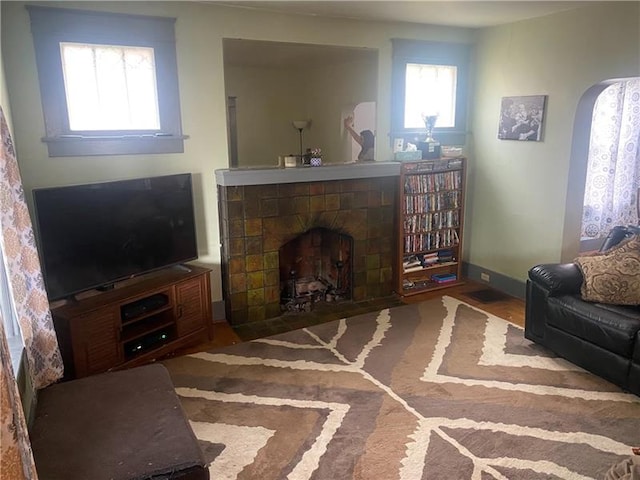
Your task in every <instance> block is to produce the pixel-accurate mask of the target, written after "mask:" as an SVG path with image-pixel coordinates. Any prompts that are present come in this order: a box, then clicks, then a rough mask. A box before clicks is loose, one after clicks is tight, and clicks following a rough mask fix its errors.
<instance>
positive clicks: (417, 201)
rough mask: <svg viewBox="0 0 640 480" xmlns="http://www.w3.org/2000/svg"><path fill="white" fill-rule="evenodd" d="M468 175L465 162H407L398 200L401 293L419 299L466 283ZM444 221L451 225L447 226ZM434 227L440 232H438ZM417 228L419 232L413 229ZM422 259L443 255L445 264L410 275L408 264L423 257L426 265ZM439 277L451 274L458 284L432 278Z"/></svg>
mask: <svg viewBox="0 0 640 480" xmlns="http://www.w3.org/2000/svg"><path fill="white" fill-rule="evenodd" d="M465 177H466V159H464V158H457V159H456V161H455V162H451V161H449V160H448V159H437V160H422V161H416V162H403V164H402V166H401V169H400V188H399V192H400V193H399V195H400V201H399V202H398V232H399V238H400V240H399V241H398V254H397V257H398V260H397V266H398V269H397V271H398V272H399V273H398V275H397V276H398V282H397V285H398V286H397V291H398V293H399V294H401V295H415V294H418V293H422V292H425V291H429V290H438V289H442V288H447V287H450V286H453V285H460V284H461V283H463V282H462V281H461V276H462V263H461V262H460V261H459V260H460V257H461V254H462V232H463V222H464V194H465V181H466V178H465ZM441 221H444V222H449V223H452V225H451V226H445V225H443V224H442V223H440V222H441ZM444 222H443V223H444ZM434 225H435V226H439V228H433V226H434ZM440 225H442V226H440ZM425 227H428V228H425ZM414 228H415V229H416V230H412V229H414ZM429 247H432V248H429ZM445 251H446V254H443V253H442V252H445ZM423 255H424V256H430V257H431V260H432V261H433V260H434V259H435V257H436V256H438V255H439V256H440V258H441V260H442V261H441V262H438V263H431V264H427V265H425V266H424V267H421V268H415V266H414V268H411V269H410V270H409V271H405V269H404V262H405V261H407V260H408V259H411V257H419V258H418V259H419V260H421V261H423V262H424V259H422V256H423ZM436 274H451V275H452V277H453V278H454V280H453V281H449V282H444V283H438V282H436V281H435V280H433V279H432V275H436Z"/></svg>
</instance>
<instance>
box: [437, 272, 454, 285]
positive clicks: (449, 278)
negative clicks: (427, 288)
mask: <svg viewBox="0 0 640 480" xmlns="http://www.w3.org/2000/svg"><path fill="white" fill-rule="evenodd" d="M457 279H458V276H457V275H456V274H455V273H436V274H434V275H431V280H433V281H434V282H436V283H449V282H455V281H456V280H457Z"/></svg>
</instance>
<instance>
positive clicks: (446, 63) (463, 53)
mask: <svg viewBox="0 0 640 480" xmlns="http://www.w3.org/2000/svg"><path fill="white" fill-rule="evenodd" d="M468 63H469V46H468V45H463V44H448V43H437V42H421V41H411V40H394V41H393V67H392V68H393V70H392V75H393V78H392V88H393V91H392V118H391V122H392V125H391V129H392V135H393V136H401V137H407V138H411V137H416V136H418V135H422V134H423V133H424V130H425V124H424V120H423V117H424V116H426V115H437V116H438V119H437V121H436V126H435V130H434V137H436V138H437V139H438V140H439V141H440V142H441V143H443V144H448V145H462V144H464V143H465V137H466V122H467V118H466V98H467V92H466V88H467V86H466V82H467V71H468Z"/></svg>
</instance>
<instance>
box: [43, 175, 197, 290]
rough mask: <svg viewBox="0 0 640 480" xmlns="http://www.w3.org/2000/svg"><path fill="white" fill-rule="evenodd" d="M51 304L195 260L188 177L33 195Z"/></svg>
mask: <svg viewBox="0 0 640 480" xmlns="http://www.w3.org/2000/svg"><path fill="white" fill-rule="evenodd" d="M33 200H34V211H35V219H36V221H35V225H36V233H37V242H38V247H39V252H40V257H41V262H42V270H43V275H44V282H45V286H46V289H47V294H48V296H49V300H51V301H53V300H58V299H61V298H66V297H71V296H73V295H74V294H76V293H79V292H82V291H85V290H90V289H94V288H101V287H102V288H108V287H109V286H111V285H113V284H114V283H115V282H117V281H120V280H124V279H126V278H130V277H134V276H136V275H141V274H143V273H148V272H151V271H154V270H158V269H161V268H165V267H169V266H172V265H177V264H180V263H183V262H187V261H189V260H194V259H196V258H197V257H198V250H197V245H196V230H195V218H194V211H193V195H192V185H191V174H190V173H184V174H177V175H166V176H159V177H149V178H136V179H132V180H119V181H111V182H104V183H93V184H86V185H72V186H64V187H50V188H38V189H34V190H33Z"/></svg>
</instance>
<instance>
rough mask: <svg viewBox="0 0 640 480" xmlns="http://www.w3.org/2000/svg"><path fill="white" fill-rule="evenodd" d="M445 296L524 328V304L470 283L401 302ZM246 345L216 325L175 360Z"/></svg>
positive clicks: (221, 324)
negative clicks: (208, 335) (211, 335)
mask: <svg viewBox="0 0 640 480" xmlns="http://www.w3.org/2000/svg"><path fill="white" fill-rule="evenodd" d="M487 290H489V295H480V299H478V298H476V297H477V296H476V295H474V293H475V292H478V291H481V292H482V293H486V291H487ZM491 293H496V294H497V295H495V297H498V298H489V299H488V300H482V297H487V296H488V297H491V296H492V295H491ZM442 295H449V296H451V297H454V298H457V299H458V300H461V301H463V302H466V303H468V304H470V305H473V306H476V307H478V308H481V309H482V310H485V311H486V312H489V313H492V314H494V315H496V316H498V317H500V318H504V319H505V320H508V321H510V322H512V323H514V324H516V325H519V326H521V327H524V300H521V299H519V298H515V297H510V296H507V295H502V294H500V292H497V291H495V290H492V289H490V288H489V287H487V285H485V284H482V283H478V282H474V281H470V280H468V281H466V283H464V284H463V285H458V286H454V287H450V288H446V289H442V290H437V291H433V292H427V293H423V294H419V295H414V296H410V297H404V298H401V299H399V302H400V303H416V302H421V301H424V300H428V299H430V298H436V297H440V296H442ZM314 323H317V322H314ZM303 326H304V325H303V324H300V322H297V323H296V327H295V328H301V327H303ZM242 341H243V340H242V338H241V337H240V336H239V335H238V334H237V333H236V331H234V329H233V328H231V326H230V325H229V324H228V323H227V322H225V321H221V322H215V323H214V338H213V340H211V341H209V342H206V343H202V344H199V345H193V346H191V347H186V348H182V349H180V350H178V351H176V352H174V353H173V355H172V356H177V355H184V354H189V353H195V352H201V351H206V350H212V349H215V348H219V347H224V346H227V345H234V344H236V343H240V342H242Z"/></svg>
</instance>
